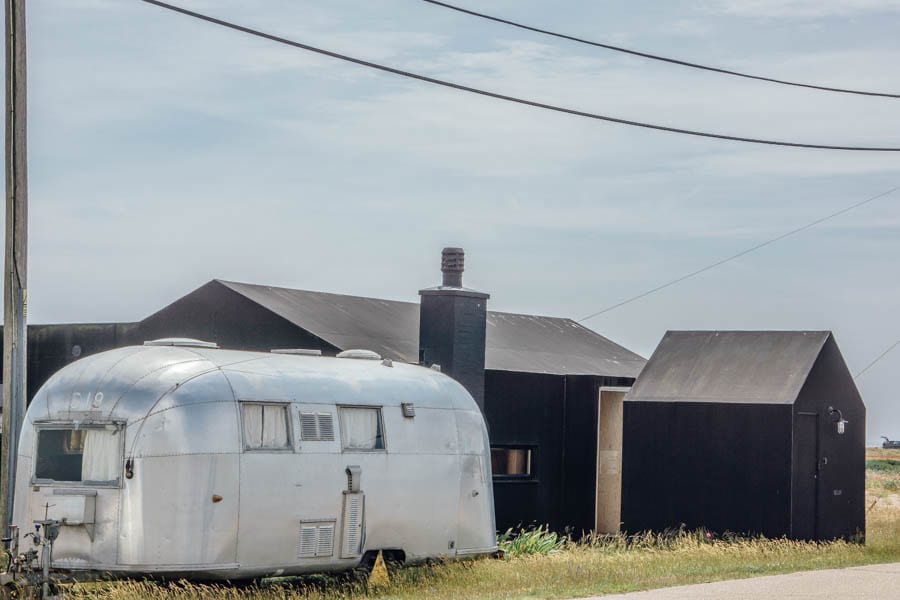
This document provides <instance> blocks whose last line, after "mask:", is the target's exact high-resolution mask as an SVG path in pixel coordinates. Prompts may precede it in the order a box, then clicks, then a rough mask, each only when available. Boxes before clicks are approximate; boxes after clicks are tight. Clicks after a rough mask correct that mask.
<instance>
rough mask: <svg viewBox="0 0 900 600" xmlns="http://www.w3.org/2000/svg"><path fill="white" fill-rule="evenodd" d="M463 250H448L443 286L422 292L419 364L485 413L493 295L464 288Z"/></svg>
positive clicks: (442, 266) (442, 257)
mask: <svg viewBox="0 0 900 600" xmlns="http://www.w3.org/2000/svg"><path fill="white" fill-rule="evenodd" d="M464 268H465V253H464V252H463V249H462V248H444V251H443V252H442V254H441V272H442V274H443V281H442V284H441V285H439V286H437V287H432V288H427V289H424V290H419V295H420V296H421V297H422V300H421V303H420V305H419V362H420V363H422V364H424V365H440V367H441V371H442V372H444V373H446V374H447V375H449V376H450V377H453V378H454V379H456V380H457V381H458V382H459V383H461V384H462V386H463V387H464V388H466V389H467V390H468V391H469V393H470V394H472V397H473V398H475V402H477V403H478V406H479V408H481V409H482V411H484V352H485V336H486V333H487V301H488V298H490V295H489V294H485V293H483V292H476V291H475V290H470V289H468V288H464V287H463V285H462V275H463V270H464Z"/></svg>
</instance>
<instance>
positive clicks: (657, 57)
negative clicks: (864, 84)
mask: <svg viewBox="0 0 900 600" xmlns="http://www.w3.org/2000/svg"><path fill="white" fill-rule="evenodd" d="M422 2H427V3H428V4H433V5H435V6H440V7H443V8H449V9H450V10H455V11H456V12H460V13H464V14H467V15H471V16H473V17H479V18H481V19H487V20H488V21H494V22H496V23H503V24H504V25H510V26H511V27H517V28H519V29H524V30H526V31H533V32H535V33H540V34H543V35H549V36H552V37H555V38H560V39H563V40H569V41H572V42H578V43H579V44H587V45H588V46H595V47H597V48H605V49H606V50H613V51H615V52H623V53H625V54H631V55H632V56H640V57H641V58H648V59H650V60H658V61H661V62H666V63H671V64H673V65H681V66H683V67H690V68H692V69H701V70H703V71H712V72H713V73H722V74H724V75H734V76H735V77H743V78H745V79H756V80H758V81H766V82H769V83H777V84H780V85H791V86H794V87H801V88H809V89H812V90H821V91H824V92H837V93H840V94H857V95H859V96H881V97H883V98H900V94H889V93H886V92H868V91H864V90H852V89H848V88H838V87H829V86H825V85H814V84H811V83H799V82H797V81H787V80H785V79H775V78H774V77H764V76H762V75H751V74H750V73H743V72H741V71H733V70H731V69H723V68H720V67H711V66H709V65H702V64H700V63H695V62H690V61H687V60H680V59H677V58H671V57H668V56H660V55H658V54H650V53H649V52H641V51H639V50H631V49H630V48H623V47H621V46H613V45H612V44H604V43H602V42H594V41H591V40H586V39H584V38H580V37H576V36H574V35H567V34H565V33H559V32H556V31H550V30H548V29H541V28H540V27H534V26H532V25H526V24H524V23H519V22H516V21H511V20H509V19H503V18H501V17H495V16H493V15H488V14H485V13H481V12H478V11H474V10H469V9H468V8H463V7H461V6H455V5H453V4H448V3H447V2H439V1H438V0H422Z"/></svg>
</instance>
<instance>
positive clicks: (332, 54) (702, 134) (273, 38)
mask: <svg viewBox="0 0 900 600" xmlns="http://www.w3.org/2000/svg"><path fill="white" fill-rule="evenodd" d="M139 1H140V2H144V3H146V4H153V5H154V6H158V7H160V8H164V9H166V10H170V11H173V12H177V13H180V14H183V15H186V16H189V17H193V18H195V19H199V20H201V21H206V22H208V23H213V24H215V25H219V26H222V27H227V28H228V29H233V30H235V31H240V32H242V33H246V34H248V35H252V36H256V37H259V38H263V39H266V40H270V41H273V42H277V43H279V44H285V45H287V46H292V47H294V48H299V49H301V50H306V51H309V52H314V53H316V54H321V55H323V56H329V57H331V58H335V59H338V60H342V61H345V62H349V63H353V64H357V65H360V66H363V67H368V68H370V69H376V70H378V71H383V72H385V73H392V74H394V75H400V76H402V77H407V78H409V79H415V80H418V81H424V82H426V83H431V84H434V85H439V86H442V87H446V88H451V89H455V90H459V91H463V92H469V93H472V94H477V95H480V96H486V97H488V98H494V99H497V100H504V101H506V102H513V103H516V104H522V105H525V106H532V107H535V108H542V109H544V110H550V111H554V112H558V113H564V114H569V115H575V116H579V117H585V118H588V119H595V120H598V121H607V122H610V123H618V124H621V125H630V126H632V127H642V128H644V129H653V130H657V131H666V132H669V133H680V134H683V135H691V136H695V137H703V138H713V139H720V140H728V141H733V142H745V143H750V144H764V145H769V146H786V147H791V148H810V149H817V150H848V151H862V152H900V147H885V146H841V145H828V144H809V143H801V142H785V141H778V140H768V139H759V138H749V137H741V136H735V135H725V134H718V133H709V132H704V131H697V130H693V129H681V128H677V127H668V126H665V125H657V124H653V123H646V122H642V121H632V120H628V119H621V118H618V117H610V116H606V115H601V114H596V113H590V112H585V111H581V110H575V109H572V108H565V107H562V106H557V105H553V104H545V103H543V102H536V101H534V100H528V99H525V98H519V97H516V96H507V95H505V94H499V93H497V92H490V91H487V90H484V89H480V88H475V87H470V86H466V85H462V84H458V83H453V82H451V81H446V80H443V79H436V78H434V77H428V76H426V75H420V74H418V73H413V72H411V71H404V70H403V69H397V68H394V67H389V66H386V65H382V64H379V63H374V62H370V61H367V60H363V59H360V58H355V57H352V56H348V55H345V54H339V53H337V52H333V51H331V50H325V49H322V48H317V47H315V46H310V45H309V44H304V43H301V42H297V41H293V40H289V39H286V38H283V37H279V36H275V35H272V34H269V33H264V32H262V31H259V30H256V29H251V28H250V27H244V26H243V25H237V24H235V23H231V22H229V21H224V20H222V19H217V18H215V17H210V16H208V15H204V14H202V13H198V12H195V11H192V10H188V9H186V8H181V7H179V6H175V5H172V4H169V3H167V2H160V1H159V0H139Z"/></svg>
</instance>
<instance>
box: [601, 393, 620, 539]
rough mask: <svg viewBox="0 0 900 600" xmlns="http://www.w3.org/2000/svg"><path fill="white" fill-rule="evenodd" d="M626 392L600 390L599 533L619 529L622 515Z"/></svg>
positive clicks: (615, 531)
mask: <svg viewBox="0 0 900 600" xmlns="http://www.w3.org/2000/svg"><path fill="white" fill-rule="evenodd" d="M624 398H625V392H619V391H609V390H601V391H600V410H599V411H598V412H599V417H598V419H599V422H598V427H597V431H598V433H597V504H596V507H597V514H596V528H595V529H596V531H597V532H598V533H618V531H619V523H620V522H621V515H622V402H623V400H624Z"/></svg>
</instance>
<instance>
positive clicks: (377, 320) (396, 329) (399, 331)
mask: <svg viewBox="0 0 900 600" xmlns="http://www.w3.org/2000/svg"><path fill="white" fill-rule="evenodd" d="M217 281H218V282H219V283H220V284H222V285H224V286H225V287H227V288H228V289H230V290H232V291H234V292H236V293H238V294H240V295H242V296H244V297H246V298H248V299H249V300H251V301H253V302H255V303H257V304H259V305H260V306H263V307H264V308H266V309H268V310H270V311H271V312H273V313H275V314H277V315H278V316H280V317H282V318H283V319H286V320H287V321H290V322H291V323H293V324H295V325H297V326H298V327H300V328H302V329H305V330H307V331H309V332H310V333H312V334H313V335H315V336H317V337H319V338H321V339H323V340H325V341H326V342H328V343H330V344H332V345H334V346H335V347H337V348H340V349H342V350H345V349H348V348H367V349H369V350H374V351H376V352H378V353H379V354H381V355H382V356H385V357H389V358H392V359H394V360H401V361H405V362H417V361H418V357H419V305H418V304H417V303H414V302H400V301H396V300H381V299H378V298H366V297H361V296H345V295H342V294H328V293H324V292H309V291H304V290H294V289H289V288H279V287H271V286H264V285H253V284H248V283H237V282H233V281H222V280H217ZM486 344H487V347H486V357H485V361H486V367H487V368H488V369H492V370H497V371H519V372H527V373H552V374H578V375H604V376H609V377H637V374H638V373H639V372H640V371H641V368H642V367H643V366H644V363H645V362H646V360H645V359H644V358H642V357H641V356H639V355H637V354H635V353H634V352H631V351H630V350H627V349H626V348H623V347H622V346H619V345H618V344H616V343H614V342H612V341H610V340H608V339H607V338H605V337H603V336H602V335H599V334H597V333H595V332H593V331H591V330H590V329H588V328H586V327H584V326H582V325H579V324H578V323H576V322H575V321H573V320H572V319H562V318H556V317H540V316H534V315H519V314H513V313H502V312H494V311H488V316H487V342H486Z"/></svg>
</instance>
